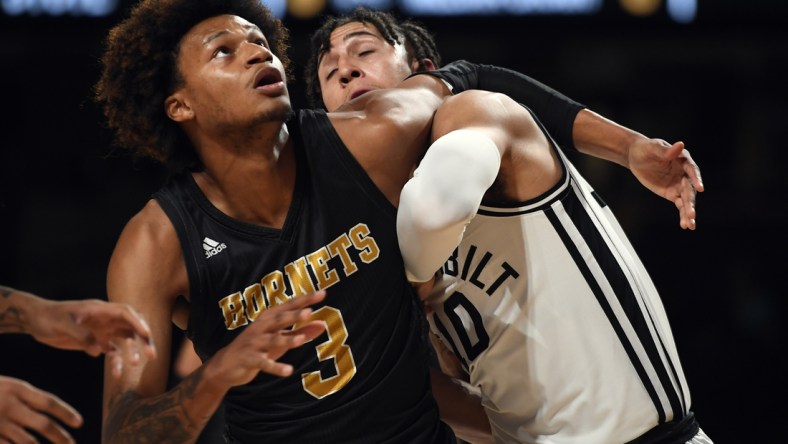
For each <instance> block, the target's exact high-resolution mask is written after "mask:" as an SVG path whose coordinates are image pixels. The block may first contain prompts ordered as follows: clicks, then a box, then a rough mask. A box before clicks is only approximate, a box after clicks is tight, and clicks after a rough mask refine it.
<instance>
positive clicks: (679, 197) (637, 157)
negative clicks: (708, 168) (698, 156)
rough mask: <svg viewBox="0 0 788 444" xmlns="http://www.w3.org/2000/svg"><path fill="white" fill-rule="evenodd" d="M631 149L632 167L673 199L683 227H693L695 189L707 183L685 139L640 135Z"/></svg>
mask: <svg viewBox="0 0 788 444" xmlns="http://www.w3.org/2000/svg"><path fill="white" fill-rule="evenodd" d="M628 153H629V154H628V162H629V169H630V170H631V171H632V173H633V174H634V175H635V177H637V179H638V180H639V181H640V183H642V184H643V185H644V186H645V187H646V188H648V189H650V190H651V191H653V192H654V193H656V194H658V195H660V196H662V197H664V198H665V199H667V200H669V201H671V202H673V204H674V205H675V206H676V208H677V209H678V210H679V225H680V226H681V228H683V229H689V230H694V229H695V228H696V221H695V218H696V216H697V213H696V210H695V198H696V193H698V192H702V191H703V190H704V187H703V180H702V179H701V175H700V168H698V165H697V164H696V163H695V161H694V160H693V159H692V156H690V153H689V151H687V149H685V147H684V142H676V143H674V144H670V143H668V142H666V141H664V140H662V139H638V140H637V141H636V142H634V143H633V144H632V145H631V146H630V148H629V152H628Z"/></svg>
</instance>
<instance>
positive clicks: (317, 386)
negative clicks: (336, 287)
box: [294, 306, 356, 399]
mask: <svg viewBox="0 0 788 444" xmlns="http://www.w3.org/2000/svg"><path fill="white" fill-rule="evenodd" d="M311 321H323V322H324V323H325V324H326V334H328V340H327V341H325V342H323V343H321V344H319V345H317V346H316V347H315V350H316V351H317V358H318V359H319V360H320V361H325V360H327V359H333V360H334V367H335V368H336V371H337V374H336V375H334V376H331V377H328V378H325V379H323V376H322V375H321V374H320V371H315V372H310V373H304V374H302V375H301V384H303V386H304V390H306V392H307V393H309V394H310V395H312V396H314V397H315V398H317V399H321V398H324V397H326V396H328V395H330V394H332V393H336V392H337V391H339V390H340V389H342V387H344V386H345V385H347V383H348V382H350V380H351V379H353V376H355V375H356V362H355V361H354V360H353V352H352V351H350V347H349V346H348V345H347V344H345V342H346V341H347V336H348V334H347V328H346V327H345V321H344V319H342V313H341V312H340V311H339V310H337V309H336V308H334V307H328V306H324V307H321V308H320V309H318V310H316V311H315V312H314V313H312V316H311V317H310V318H309V319H307V320H306V321H304V322H303V323H299V324H296V326H295V327H294V328H298V327H300V326H301V325H304V324H306V323H308V322H311Z"/></svg>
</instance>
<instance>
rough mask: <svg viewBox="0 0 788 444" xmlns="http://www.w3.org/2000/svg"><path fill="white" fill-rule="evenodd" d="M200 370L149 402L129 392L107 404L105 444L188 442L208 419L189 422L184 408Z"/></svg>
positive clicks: (189, 416) (191, 396)
mask: <svg viewBox="0 0 788 444" xmlns="http://www.w3.org/2000/svg"><path fill="white" fill-rule="evenodd" d="M200 380H202V369H198V370H197V371H195V372H194V373H193V374H191V375H190V376H189V377H187V378H186V379H184V380H183V381H182V382H181V383H180V384H178V385H177V386H176V387H175V388H174V389H172V390H170V391H168V392H166V393H163V394H162V395H160V396H156V397H153V398H144V397H142V396H140V395H139V394H137V393H135V392H133V391H131V390H129V391H127V392H125V393H120V394H118V395H117V396H116V397H115V398H114V399H112V400H111V401H110V402H109V414H108V415H107V420H106V423H105V425H104V432H103V441H104V442H105V443H113V444H115V443H118V444H122V443H162V442H166V443H182V442H192V441H193V440H194V439H195V438H196V437H197V436H198V435H199V433H200V432H201V431H202V429H203V427H205V423H206V422H207V421H208V419H209V418H210V416H208V417H206V418H202V419H197V420H195V418H193V417H192V416H191V415H190V414H189V411H188V410H187V409H186V408H185V406H184V404H185V403H187V402H190V401H192V400H193V399H194V394H195V391H196V389H197V385H198V383H199V382H200Z"/></svg>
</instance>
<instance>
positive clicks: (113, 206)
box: [0, 0, 788, 444]
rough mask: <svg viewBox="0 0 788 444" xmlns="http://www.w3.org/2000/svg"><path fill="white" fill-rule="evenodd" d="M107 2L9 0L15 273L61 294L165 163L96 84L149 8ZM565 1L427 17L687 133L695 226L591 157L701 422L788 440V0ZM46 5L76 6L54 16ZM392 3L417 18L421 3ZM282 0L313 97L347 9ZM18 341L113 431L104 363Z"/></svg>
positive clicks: (3, 27)
mask: <svg viewBox="0 0 788 444" xmlns="http://www.w3.org/2000/svg"><path fill="white" fill-rule="evenodd" d="M195 1H199V0H195ZM89 3H90V2H88V1H86V0H71V1H64V2H57V1H55V0H47V1H44V0H27V1H14V0H0V7H1V8H0V80H2V82H1V83H0V85H2V93H0V97H2V118H0V236H1V237H0V239H1V240H2V244H3V245H5V247H3V248H2V249H0V284H2V285H7V286H11V287H16V288H20V289H24V290H28V291H32V292H34V293H37V294H39V295H41V296H45V297H49V298H53V299H77V298H104V297H105V296H104V294H105V287H104V284H105V282H104V277H105V272H106V268H107V262H108V260H109V257H110V255H111V252H112V249H113V247H114V243H115V240H116V239H117V237H118V235H119V233H120V231H121V229H122V228H123V226H124V224H125V223H126V222H127V221H128V219H129V218H130V217H131V216H132V215H133V214H135V213H136V212H137V211H138V210H139V209H140V208H141V207H142V206H143V204H144V203H145V201H146V200H147V199H148V197H149V196H150V194H151V193H152V192H153V191H154V190H155V189H157V188H158V186H159V185H160V184H161V181H162V180H163V177H164V175H163V171H162V170H161V169H160V168H159V167H157V166H156V165H154V164H152V163H147V162H142V163H138V162H137V163H135V162H132V161H131V160H130V159H129V158H127V157H125V156H124V155H122V154H118V153H113V152H112V151H111V150H110V149H109V146H110V135H109V133H108V132H107V131H106V130H105V129H103V127H102V124H101V119H100V115H99V113H98V111H97V109H96V108H95V107H94V105H93V104H92V102H91V87H92V85H93V83H94V82H95V80H96V79H97V77H98V61H97V60H98V55H99V54H100V51H101V47H102V39H103V37H104V35H105V33H106V31H107V30H108V29H109V27H110V26H112V25H113V24H114V23H116V22H117V21H118V20H119V19H120V18H121V17H122V16H123V15H124V14H125V11H126V9H127V8H128V7H129V5H130V4H131V2H130V1H128V0H122V1H119V2H115V1H111V0H109V1H105V2H103V3H104V4H107V5H109V6H114V9H111V8H110V9H108V11H110V13H109V15H108V16H105V17H93V16H90V15H85V14H78V13H74V12H70V11H74V10H75V9H76V10H78V9H79V8H80V7H81V5H87V4H89ZM99 3H101V2H99ZM280 3H281V2H280ZM410 3H413V2H410ZM416 3H417V4H422V5H423V4H425V3H427V2H423V3H419V2H416ZM443 3H444V4H450V3H452V2H443ZM475 3H476V4H479V5H487V4H493V3H495V2H491V1H478V2H475ZM512 3H516V2H512ZM522 3H524V4H542V5H544V4H550V3H551V2H549V1H538V2H528V1H523V2H522ZM554 3H556V4H570V5H571V4H574V5H581V4H589V5H591V7H590V9H588V10H586V11H585V12H583V13H579V14H567V13H558V12H556V11H544V10H543V11H542V12H540V13H538V14H526V15H513V14H511V13H507V14H500V13H494V14H488V15H483V16H471V15H463V16H455V17H448V16H443V15H419V16H417V17H415V18H416V19H418V20H419V21H421V22H422V23H423V24H425V25H427V26H428V27H429V28H430V29H431V30H432V31H433V32H434V34H435V37H436V40H437V42H438V47H439V48H440V49H441V52H442V55H443V57H444V62H448V61H451V60H455V59H458V58H464V59H468V60H471V61H475V62H482V63H490V64H495V65H500V66H504V67H508V68H512V69H515V70H518V71H521V72H524V73H527V74H529V75H531V76H532V77H534V78H536V79H538V80H541V81H543V82H545V83H547V84H549V85H551V86H553V87H554V88H556V89H558V90H559V91H562V92H564V93H565V94H567V95H569V96H570V97H572V98H574V99H576V100H578V101H580V102H582V103H584V104H586V105H588V106H589V107H590V108H591V109H593V110H595V111H597V112H599V113H601V114H603V115H604V116H606V117H608V118H611V119H613V120H615V121H617V122H619V123H621V124H624V125H626V126H629V127H631V128H633V129H636V130H638V131H640V132H642V133H644V134H646V135H648V136H652V137H660V138H664V139H666V140H668V141H671V142H672V141H676V140H683V141H685V142H686V143H687V147H688V148H689V149H690V151H691V153H692V155H693V157H694V158H695V160H696V161H697V162H698V164H699V165H700V166H701V170H702V173H703V179H704V183H705V185H706V188H707V191H706V192H705V193H703V194H701V195H700V196H699V199H698V205H697V208H698V230H697V231H695V232H689V231H682V230H681V229H679V227H678V213H677V211H676V210H675V208H674V207H673V205H672V204H670V203H669V202H667V201H664V200H662V199H661V198H659V197H657V196H655V195H653V194H650V192H648V191H647V190H645V189H644V188H642V187H641V186H640V185H639V184H638V182H637V181H636V180H635V179H634V178H633V177H632V176H631V175H630V174H629V172H628V171H626V170H624V169H623V168H621V167H619V166H616V165H612V164H606V163H604V162H601V161H597V160H594V159H590V158H587V157H584V156H582V155H575V156H574V157H573V160H574V161H575V162H576V164H577V165H578V167H579V169H580V170H581V171H582V172H583V173H584V174H585V175H586V177H587V178H588V179H589V181H590V182H591V183H592V184H593V185H594V186H595V187H596V188H597V190H598V191H599V192H600V193H601V194H602V196H604V197H605V198H606V200H607V201H608V203H609V204H610V205H611V207H612V208H613V210H614V212H615V213H616V214H617V215H618V217H619V219H620V221H621V223H622V224H623V225H624V227H625V229H626V230H627V231H628V233H629V235H630V239H631V241H632V243H633V244H634V245H635V247H636V248H637V249H638V250H639V252H640V254H641V258H642V260H643V261H644V262H645V264H646V266H647V267H648V268H649V269H650V271H651V273H652V277H653V278H654V280H655V282H656V284H657V287H658V288H659V289H660V290H661V292H662V295H663V300H664V303H665V306H666V309H667V311H668V315H669V316H670V318H671V322H672V327H673V332H674V335H675V337H676V341H677V344H678V348H679V351H680V353H681V356H682V362H683V366H684V370H685V372H686V374H687V377H688V379H689V383H690V387H691V390H692V395H693V404H694V410H695V412H696V415H697V417H698V418H699V419H700V423H701V425H702V427H703V428H704V429H705V430H706V431H707V433H708V434H709V435H710V436H711V437H712V439H714V441H715V442H716V443H718V444H721V443H756V442H757V443H784V442H788V430H786V428H785V427H783V426H782V424H783V423H784V418H785V417H786V414H788V407H786V405H785V395H786V394H788V390H786V383H785V381H786V376H788V372H787V370H788V362H787V361H788V358H786V355H785V352H786V347H785V343H786V341H785V338H786V336H787V335H786V330H788V328H787V327H786V318H787V317H788V316H787V314H786V302H785V299H784V298H785V296H786V295H787V293H786V286H785V285H784V284H783V281H782V278H780V277H779V276H780V275H781V274H783V273H786V272H788V269H787V268H788V267H786V265H788V261H786V259H785V252H786V246H787V243H786V239H785V238H786V236H785V229H786V227H788V224H787V223H786V222H788V215H787V212H786V205H785V203H784V202H785V199H786V196H785V194H786V191H788V187H786V184H788V179H787V178H786V171H785V164H786V160H788V154H786V152H788V147H786V146H785V141H786V138H787V136H788V130H787V129H786V128H788V125H786V123H785V120H786V117H788V111H786V109H787V108H788V92H787V90H788V88H786V86H785V83H786V81H788V2H786V1H784V0H749V1H746V2H743V1H733V0H697V1H696V0H686V1H684V0H666V1H662V0H591V1H588V2H583V1H577V0H576V1H557V2H554ZM47 4H49V5H52V4H63V5H65V9H64V10H63V11H62V14H53V13H48V12H45V11H44V9H41V8H43V6H44V5H47ZM374 4H379V5H382V6H384V7H387V8H392V10H393V11H394V12H395V13H397V14H398V15H410V16H412V15H411V14H408V12H407V11H406V6H405V5H407V4H408V2H404V1H403V2H393V1H389V2H382V3H381V2H375V3H374ZM458 4H459V3H458ZM272 5H273V4H272ZM283 5H284V3H281V5H279V6H276V5H273V6H276V7H281V8H282V11H283V12H281V14H282V17H283V19H284V21H285V23H286V25H287V26H288V27H289V28H290V29H291V32H292V36H291V41H292V51H291V52H292V56H293V60H294V62H295V64H296V69H295V73H296V75H297V78H296V80H295V82H291V84H290V92H291V96H292V97H293V101H294V103H295V104H296V105H297V106H305V105H306V103H305V100H304V95H303V93H302V90H303V83H302V82H301V79H300V76H301V70H300V67H301V66H303V61H304V59H305V54H306V51H307V49H308V48H307V42H308V35H309V33H310V32H311V31H312V30H314V29H315V28H316V26H317V24H318V22H319V16H315V15H314V14H319V13H328V14H334V13H337V12H338V9H336V8H337V4H336V3H335V2H328V3H326V2H324V1H316V2H309V1H293V0H291V1H290V10H289V11H288V12H284V9H283V8H284V6H283ZM312 6H314V7H313V8H312V9H310V7H312ZM276 7H274V9H276ZM31 8H32V10H33V12H25V11H30V10H31ZM37 8H38V9H37ZM83 9H84V8H83ZM580 9H582V8H580ZM446 11H448V10H446ZM129 87H133V85H130V86H129ZM0 350H2V352H0V374H3V375H10V376H16V377H19V378H22V379H25V380H27V381H29V382H31V383H32V384H34V385H36V386H38V387H40V388H42V389H45V390H48V391H52V392H54V393H56V394H58V395H59V396H61V397H62V398H63V399H64V400H66V401H67V402H69V403H71V404H72V405H73V406H75V407H76V408H77V409H79V410H80V411H81V412H82V413H83V414H84V416H85V418H86V423H85V426H84V427H83V429H82V430H79V431H75V432H74V436H75V437H76V438H77V441H78V442H80V443H97V442H99V431H100V406H101V384H102V382H101V381H102V372H101V368H102V365H101V364H102V362H101V359H94V358H90V357H88V356H87V355H84V354H79V353H74V352H65V351H59V350H54V349H50V348H47V347H45V346H42V345H40V344H38V343H36V342H35V341H33V340H32V339H30V338H29V337H25V336H19V335H3V336H0ZM381 402H385V400H381ZM360 414H361V412H360Z"/></svg>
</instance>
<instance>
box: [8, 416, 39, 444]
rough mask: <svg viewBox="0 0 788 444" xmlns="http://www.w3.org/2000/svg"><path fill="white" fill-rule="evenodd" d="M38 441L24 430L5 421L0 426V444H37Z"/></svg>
mask: <svg viewBox="0 0 788 444" xmlns="http://www.w3.org/2000/svg"><path fill="white" fill-rule="evenodd" d="M37 442H38V441H37V440H36V439H35V438H34V437H33V435H31V434H30V433H29V432H28V431H27V430H25V429H24V428H22V427H20V426H18V425H16V424H15V423H12V422H10V421H6V422H4V423H3V424H0V444H3V443H11V444H20V443H37Z"/></svg>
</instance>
